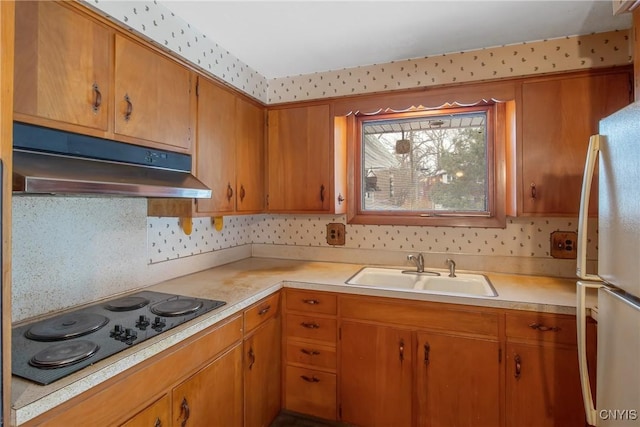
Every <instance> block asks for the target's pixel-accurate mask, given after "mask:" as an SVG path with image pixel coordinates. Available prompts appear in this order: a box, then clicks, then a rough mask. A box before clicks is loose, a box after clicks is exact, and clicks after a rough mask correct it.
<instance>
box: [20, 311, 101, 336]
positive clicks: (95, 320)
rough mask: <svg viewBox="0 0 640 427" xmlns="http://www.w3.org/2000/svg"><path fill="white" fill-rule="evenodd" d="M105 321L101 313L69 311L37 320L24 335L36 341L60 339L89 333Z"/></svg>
mask: <svg viewBox="0 0 640 427" xmlns="http://www.w3.org/2000/svg"><path fill="white" fill-rule="evenodd" d="M107 323H109V319H107V318H106V317H105V316H102V315H101V314H95V313H69V314H63V315H61V316H57V317H54V318H53V319H48V320H43V321H41V322H38V323H36V324H35V325H33V326H32V327H31V328H29V330H28V331H27V332H26V333H25V334H24V335H25V336H26V337H27V338H29V339H32V340H36V341H60V340H66V339H70V338H76V337H80V336H82V335H87V334H90V333H91V332H94V331H97V330H98V329H100V328H102V327H103V326H104V325H106V324H107Z"/></svg>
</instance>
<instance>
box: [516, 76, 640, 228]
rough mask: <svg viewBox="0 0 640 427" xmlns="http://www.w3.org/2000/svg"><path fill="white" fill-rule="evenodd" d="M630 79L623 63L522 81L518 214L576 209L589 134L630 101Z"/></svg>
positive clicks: (565, 212) (568, 212) (563, 212)
mask: <svg viewBox="0 0 640 427" xmlns="http://www.w3.org/2000/svg"><path fill="white" fill-rule="evenodd" d="M630 84H631V78H630V73H629V71H628V70H626V69H625V70H621V71H617V72H608V73H604V74H584V75H578V76H568V77H550V78H547V79H541V80H539V81H535V80H534V81H527V82H525V83H523V85H522V155H521V158H522V165H521V166H522V167H521V177H522V180H521V188H520V191H521V204H520V206H519V211H520V213H521V214H525V215H526V214H544V215H560V216H562V215H572V216H575V215H577V213H578V209H579V205H580V190H581V187H582V175H583V170H584V164H585V159H586V153H587V146H588V143H589V136H590V135H592V134H595V133H597V132H598V122H599V121H600V119H602V118H604V117H606V116H608V115H609V114H611V113H613V112H615V111H616V110H618V109H620V108H622V107H624V106H626V105H627V104H629V102H631V93H632V90H631V86H630ZM596 182H597V181H594V184H596ZM594 187H595V188H594V191H597V186H595V185H594ZM589 213H590V214H592V215H595V214H597V198H593V197H592V198H591V205H590V207H589Z"/></svg>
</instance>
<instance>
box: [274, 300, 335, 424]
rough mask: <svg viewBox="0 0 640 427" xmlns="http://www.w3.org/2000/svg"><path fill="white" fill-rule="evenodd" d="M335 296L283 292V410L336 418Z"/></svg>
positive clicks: (331, 418) (329, 418) (330, 418)
mask: <svg viewBox="0 0 640 427" xmlns="http://www.w3.org/2000/svg"><path fill="white" fill-rule="evenodd" d="M337 302H338V297H337V295H336V294H333V293H329V292H316V291H307V290H298V289H287V290H286V291H285V293H284V310H285V317H284V325H283V333H284V339H283V359H282V360H283V366H284V368H283V369H284V394H283V395H284V405H283V406H284V408H285V409H287V410H289V411H293V412H299V413H303V414H308V415H312V416H315V417H319V418H325V419H328V420H335V419H336V418H337V397H336V392H337V375H336V366H337V358H336V339H337V329H338V328H337V323H336V314H337Z"/></svg>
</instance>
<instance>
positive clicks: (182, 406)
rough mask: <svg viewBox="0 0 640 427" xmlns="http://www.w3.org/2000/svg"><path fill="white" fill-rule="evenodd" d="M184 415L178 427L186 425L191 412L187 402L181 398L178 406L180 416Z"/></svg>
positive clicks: (184, 398)
mask: <svg viewBox="0 0 640 427" xmlns="http://www.w3.org/2000/svg"><path fill="white" fill-rule="evenodd" d="M182 414H184V418H182V422H181V423H180V427H185V426H186V425H187V421H188V420H189V416H190V415H191V410H190V409H189V402H187V398H186V397H183V398H182V403H181V404H180V415H182Z"/></svg>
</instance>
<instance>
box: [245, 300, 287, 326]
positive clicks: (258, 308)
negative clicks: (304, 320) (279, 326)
mask: <svg viewBox="0 0 640 427" xmlns="http://www.w3.org/2000/svg"><path fill="white" fill-rule="evenodd" d="M279 308H280V292H278V293H276V294H273V295H271V296H268V297H266V298H264V299H262V300H261V301H258V302H257V303H255V304H254V305H252V306H251V307H249V308H248V309H246V310H245V311H244V333H245V334H246V333H248V332H251V331H252V330H254V329H255V328H257V327H258V326H260V325H261V324H262V323H264V322H265V321H267V320H269V319H271V318H272V317H275V316H276V315H277V314H278V309H279Z"/></svg>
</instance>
